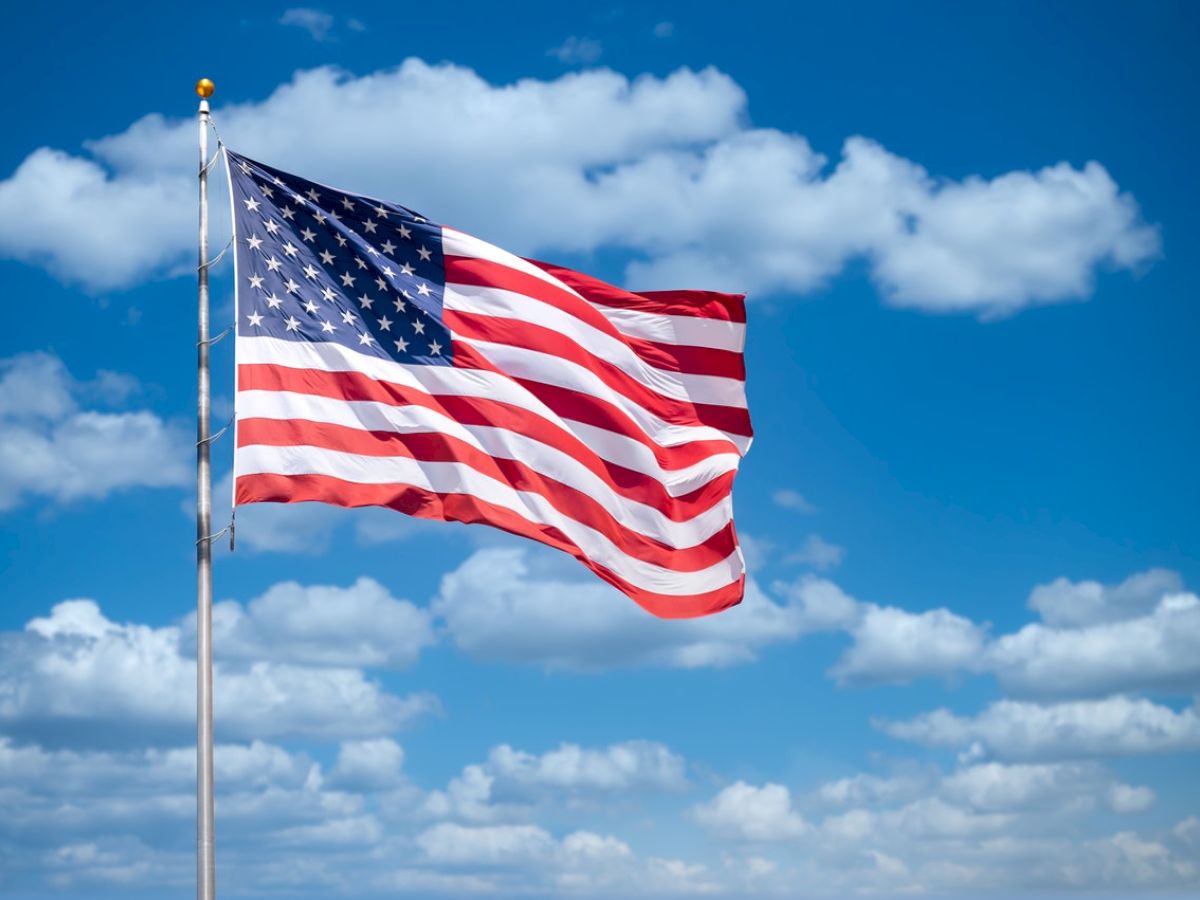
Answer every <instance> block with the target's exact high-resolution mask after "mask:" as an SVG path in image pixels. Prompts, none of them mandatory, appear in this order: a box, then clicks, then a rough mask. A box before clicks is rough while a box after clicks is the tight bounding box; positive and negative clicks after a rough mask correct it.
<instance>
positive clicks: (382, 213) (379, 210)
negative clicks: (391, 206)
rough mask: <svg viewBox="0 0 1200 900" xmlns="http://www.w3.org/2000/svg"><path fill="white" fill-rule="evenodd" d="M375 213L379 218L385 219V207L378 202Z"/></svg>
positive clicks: (386, 214) (386, 215) (386, 211)
mask: <svg viewBox="0 0 1200 900" xmlns="http://www.w3.org/2000/svg"><path fill="white" fill-rule="evenodd" d="M375 215H377V216H379V218H381V219H386V218H387V217H388V210H387V207H386V206H384V205H383V204H382V203H380V204H379V205H378V206H377V207H375Z"/></svg>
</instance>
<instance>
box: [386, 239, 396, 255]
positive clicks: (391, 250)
mask: <svg viewBox="0 0 1200 900" xmlns="http://www.w3.org/2000/svg"><path fill="white" fill-rule="evenodd" d="M383 252H384V253H386V254H387V255H388V256H391V255H392V254H393V253H395V252H396V245H395V244H393V243H392V242H391V241H384V242H383Z"/></svg>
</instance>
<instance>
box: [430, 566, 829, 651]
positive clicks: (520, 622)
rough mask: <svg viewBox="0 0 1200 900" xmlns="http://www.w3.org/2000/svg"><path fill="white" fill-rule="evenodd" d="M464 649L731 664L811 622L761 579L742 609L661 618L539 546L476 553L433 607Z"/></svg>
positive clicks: (444, 585)
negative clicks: (762, 586) (765, 588)
mask: <svg viewBox="0 0 1200 900" xmlns="http://www.w3.org/2000/svg"><path fill="white" fill-rule="evenodd" d="M431 608H432V610H433V612H434V613H435V615H437V616H439V617H441V618H442V619H443V620H444V621H445V624H446V629H447V633H448V634H449V636H450V639H451V640H452V641H453V642H454V644H455V646H457V647H458V648H459V649H460V650H462V651H463V652H465V653H467V654H469V655H471V656H475V657H479V658H481V659H488V660H502V661H507V662H522V663H539V664H542V665H544V666H547V667H549V668H559V669H585V670H588V669H602V668H609V667H614V666H638V665H656V666H671V667H676V668H696V667H700V666H725V665H734V664H738V663H744V662H748V661H750V660H753V659H755V657H756V655H757V653H758V651H759V649H760V648H762V647H765V646H767V645H769V644H773V643H778V642H781V641H787V640H791V639H793V638H795V637H796V636H797V635H798V634H800V633H801V632H802V631H803V630H804V629H805V627H806V623H805V620H804V615H803V612H802V610H801V609H799V608H798V607H797V606H795V605H792V604H789V605H787V606H782V605H780V604H777V603H775V602H773V601H772V600H770V599H769V598H768V597H767V596H766V595H765V594H763V593H762V591H760V590H759V589H758V588H757V586H756V585H754V584H753V582H749V583H748V585H747V590H746V599H745V600H744V601H743V602H742V604H741V605H740V606H737V607H734V608H732V609H729V610H726V611H724V612H722V613H721V614H720V615H719V616H707V617H704V618H700V619H686V620H671V621H666V620H662V619H656V618H654V617H652V616H649V615H647V614H646V613H645V612H644V611H643V610H641V609H639V608H638V607H637V606H636V605H635V604H633V603H632V602H630V600H629V599H628V598H626V597H624V596H622V595H621V594H619V593H618V592H617V591H616V590H615V589H614V588H611V587H610V586H608V585H607V584H604V583H603V582H601V581H599V580H598V579H596V578H595V576H593V575H591V574H590V573H588V572H586V571H584V570H582V569H579V568H578V567H577V564H575V563H574V562H573V561H570V560H565V559H564V560H562V561H560V560H559V558H558V557H557V554H553V553H551V552H549V551H546V552H542V551H541V550H540V549H538V548H528V547H520V548H512V549H508V548H495V547H492V548H486V549H482V550H478V551H476V552H475V553H474V554H472V555H471V556H470V557H469V558H468V559H467V560H466V561H465V562H464V563H463V564H462V565H461V566H459V567H458V568H457V569H455V570H454V571H453V572H451V573H450V574H449V575H446V576H445V577H444V578H443V579H442V584H441V588H440V590H439V593H438V596H437V597H436V598H435V599H434V601H433V603H432V604H431Z"/></svg>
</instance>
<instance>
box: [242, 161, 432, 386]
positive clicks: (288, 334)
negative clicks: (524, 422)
mask: <svg viewBox="0 0 1200 900" xmlns="http://www.w3.org/2000/svg"><path fill="white" fill-rule="evenodd" d="M227 152H228V151H227ZM229 177H230V185H231V189H232V191H233V207H234V222H235V228H234V236H235V240H236V242H237V250H236V253H237V278H238V317H237V331H238V334H239V335H241V336H244V337H257V336H264V335H265V336H269V337H274V338H282V339H284V340H290V341H310V342H332V343H336V344H342V345H343V346H346V347H349V348H351V349H353V350H356V351H357V352H359V353H365V354H368V355H371V356H378V357H381V358H383V359H393V360H396V361H398V362H402V363H410V364H425V365H451V364H452V362H453V360H452V358H451V349H450V332H449V331H448V330H447V328H446V326H445V325H444V324H443V323H442V302H443V296H444V294H445V286H446V269H445V265H444V263H443V256H442V229H441V227H440V226H438V225H435V224H431V223H429V222H427V221H426V220H425V219H423V218H422V217H421V216H419V215H417V214H416V213H414V212H413V211H412V210H410V209H406V208H404V207H403V206H397V205H395V204H394V203H387V202H384V201H380V200H375V199H373V198H370V197H363V196H361V195H359V194H351V193H348V192H346V191H340V190H335V189H333V188H329V187H326V186H325V185H321V184H315V183H313V182H311V181H306V180H305V179H303V178H299V177H297V176H295V175H290V174H288V173H287V172H281V171H279V170H277V169H273V168H271V167H270V166H265V165H263V164H262V163H257V162H254V161H253V160H250V159H246V158H245V157H242V156H238V155H237V154H236V153H229Z"/></svg>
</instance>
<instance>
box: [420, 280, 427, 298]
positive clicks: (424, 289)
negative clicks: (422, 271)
mask: <svg viewBox="0 0 1200 900" xmlns="http://www.w3.org/2000/svg"><path fill="white" fill-rule="evenodd" d="M417 293H418V294H420V295H421V296H422V297H428V296H429V293H430V292H429V285H427V284H426V283H425V282H423V281H422V282H421V283H420V284H418V285H417Z"/></svg>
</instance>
